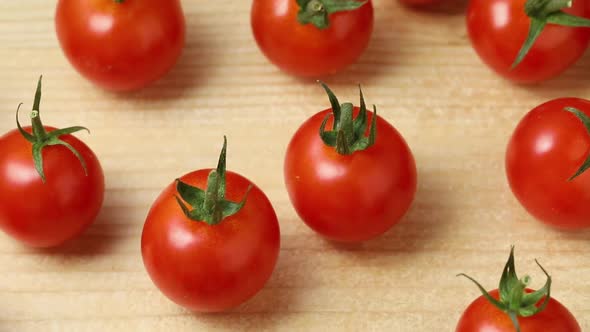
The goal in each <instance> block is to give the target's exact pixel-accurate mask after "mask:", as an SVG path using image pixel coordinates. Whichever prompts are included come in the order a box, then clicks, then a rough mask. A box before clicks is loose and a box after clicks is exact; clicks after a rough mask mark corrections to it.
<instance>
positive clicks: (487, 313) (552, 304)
mask: <svg viewBox="0 0 590 332" xmlns="http://www.w3.org/2000/svg"><path fill="white" fill-rule="evenodd" d="M527 291H528V292H529V293H530V292H531V290H530V289H528V290H527ZM490 295H492V297H493V298H495V299H498V298H499V292H498V290H497V289H496V290H493V291H491V292H490ZM543 300H544V299H543ZM543 300H541V301H543ZM518 322H519V324H520V331H521V332H538V331H551V332H581V331H582V329H581V328H580V325H579V324H578V322H577V321H576V318H575V317H574V316H573V315H572V313H571V312H569V310H567V308H566V307H564V306H563V305H562V304H561V303H559V302H558V301H557V300H555V299H553V298H551V299H549V303H548V304H547V307H546V308H545V310H543V311H541V312H540V313H538V314H536V315H534V316H532V317H518ZM455 331H456V332H475V331H481V332H483V331H494V332H514V331H516V329H515V328H514V324H513V323H512V321H511V320H510V317H509V316H508V315H507V314H506V313H505V312H503V311H501V310H500V309H498V308H496V307H495V306H494V305H493V304H491V303H490V302H489V301H488V300H487V299H486V298H485V297H483V296H480V297H478V298H477V299H476V300H475V301H473V302H472V303H471V304H470V305H469V307H467V309H466V310H465V312H464V313H463V315H462V316H461V318H460V320H459V324H458V325H457V329H456V330H455Z"/></svg>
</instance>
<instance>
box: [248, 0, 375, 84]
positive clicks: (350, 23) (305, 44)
mask: <svg viewBox="0 0 590 332" xmlns="http://www.w3.org/2000/svg"><path fill="white" fill-rule="evenodd" d="M298 2H302V1H301V0H299V1H295V0H254V1H253V3H252V11H251V25H252V31H253V33H254V37H255V39H256V42H257V43H258V46H259V47H260V49H261V50H262V52H263V53H264V55H265V56H266V57H267V58H268V59H269V60H270V61H271V62H272V63H274V64H275V65H276V66H278V67H279V68H280V69H282V70H284V71H285V72H288V73H290V74H293V75H297V76H306V77H322V76H326V75H330V74H334V73H336V72H339V71H341V70H343V69H344V68H345V67H347V66H349V65H350V64H352V63H354V62H355V61H356V60H357V59H358V58H359V57H360V56H361V54H362V53H363V51H364V50H365V49H366V48H367V45H368V44H369V40H370V37H371V33H372V31H373V4H372V2H371V0H369V1H368V2H367V3H365V4H364V5H361V6H360V7H359V8H357V9H354V10H346V11H339V12H335V13H333V14H330V15H328V16H327V22H326V23H325V24H326V27H325V28H321V29H320V28H318V27H317V26H315V25H313V24H312V23H309V24H302V23H300V22H299V21H298V12H299V11H300V6H299V5H298ZM303 2H306V3H307V5H306V7H310V8H311V7H312V5H313V4H314V3H315V4H316V5H318V8H323V9H324V10H325V8H327V7H326V6H328V4H327V3H328V2H327V1H324V0H321V1H320V0H311V1H303ZM332 2H333V1H332ZM342 2H348V3H353V4H356V5H357V6H358V5H359V3H360V1H342ZM324 3H326V4H324ZM319 25H320V26H322V25H321V23H320V24H319Z"/></svg>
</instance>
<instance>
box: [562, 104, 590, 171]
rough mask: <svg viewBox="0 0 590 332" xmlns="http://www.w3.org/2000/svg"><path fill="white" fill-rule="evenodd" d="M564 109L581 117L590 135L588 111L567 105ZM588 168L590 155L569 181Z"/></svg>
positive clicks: (589, 166)
mask: <svg viewBox="0 0 590 332" xmlns="http://www.w3.org/2000/svg"><path fill="white" fill-rule="evenodd" d="M564 110H566V111H568V112H570V113H572V114H573V115H575V116H576V117H577V118H578V119H580V121H582V124H584V127H586V131H588V135H590V117H588V116H587V115H586V113H584V112H582V111H580V110H578V109H576V108H573V107H566V108H565V109H564ZM588 168H590V155H589V156H588V157H587V158H586V160H585V161H584V163H583V164H582V166H580V168H579V169H578V171H577V172H576V174H574V175H572V176H571V177H570V178H569V179H568V181H572V180H573V179H575V178H577V177H578V176H580V175H582V173H584V172H585V171H586V170H587V169H588Z"/></svg>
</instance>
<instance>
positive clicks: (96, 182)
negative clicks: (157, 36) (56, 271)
mask: <svg viewBox="0 0 590 332" xmlns="http://www.w3.org/2000/svg"><path fill="white" fill-rule="evenodd" d="M39 89H40V87H39ZM37 110H38V108H37ZM37 119H38V116H37ZM38 124H39V125H40V126H41V127H43V126H42V125H41V122H40V120H39V122H38ZM43 128H44V130H45V131H46V134H47V135H48V136H51V134H52V132H55V131H56V129H55V128H53V127H48V126H45V127H43ZM23 129H24V131H25V132H27V133H28V134H31V133H32V132H33V130H32V128H31V127H25V128H23ZM55 138H56V139H57V138H58V139H60V140H61V141H62V142H65V143H66V144H69V145H70V146H71V147H72V148H73V149H74V150H75V151H77V152H78V153H79V155H80V159H81V160H83V162H84V164H85V167H86V171H85V169H84V166H83V164H82V162H81V160H80V159H78V157H77V156H76V155H75V154H74V153H73V152H72V151H71V150H70V149H68V147H66V146H65V145H63V144H61V145H47V146H45V147H43V148H42V150H41V154H42V161H43V165H42V168H43V171H44V177H45V182H44V181H43V179H42V177H41V175H40V173H39V172H38V171H37V168H36V164H35V161H34V159H33V144H32V143H31V142H30V141H28V140H27V139H26V138H25V137H24V136H23V135H22V134H21V133H20V132H19V130H16V129H15V130H12V131H10V132H8V133H6V134H5V135H4V136H2V137H0V228H1V229H2V230H3V231H4V232H6V233H7V234H9V235H10V236H12V237H14V238H15V239H17V240H19V241H21V242H23V243H25V244H27V245H30V246H34V247H53V246H57V245H60V244H62V243H64V242H65V241H67V240H70V239H72V238H74V237H76V236H77V235H79V234H80V233H81V232H82V231H84V230H85V229H86V228H87V227H88V226H89V225H90V224H92V222H93V221H94V220H95V218H96V216H97V215H98V213H99V211H100V208H101V206H102V202H103V196H104V176H103V171H102V168H101V166H100V163H99V161H98V159H97V158H96V156H95V154H94V153H93V152H92V150H91V149H90V148H89V147H88V146H87V145H86V144H84V143H83V142H82V141H80V140H79V139H77V138H76V137H74V136H72V135H69V134H67V135H59V136H58V137H55Z"/></svg>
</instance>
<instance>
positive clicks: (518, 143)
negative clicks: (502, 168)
mask: <svg viewBox="0 0 590 332" xmlns="http://www.w3.org/2000/svg"><path fill="white" fill-rule="evenodd" d="M566 107H573V108H576V109H578V110H580V111H581V112H584V113H585V114H587V115H590V101H587V100H583V99H577V98H561V99H555V100H551V101H549V102H547V103H544V104H542V105H540V106H538V107H536V108H535V109H533V110H532V111H530V112H529V113H528V114H527V115H526V116H525V117H524V118H523V119H522V120H521V121H520V123H519V124H518V126H517V127H516V129H515V130H514V133H513V134H512V138H511V139H510V142H509V143H508V149H507V152H506V174H507V176H508V182H509V183H510V188H511V189H512V192H513V193H514V195H516V198H517V199H518V200H519V201H520V203H521V204H522V205H523V206H524V207H525V209H526V210H527V211H528V212H529V213H531V214H532V215H533V216H534V217H536V218H537V219H539V220H540V221H542V222H544V223H547V224H549V225H552V226H557V227H561V228H569V229H579V228H585V227H590V172H584V173H583V174H581V175H580V176H578V177H576V178H575V179H573V180H571V181H568V179H570V177H572V176H573V175H574V174H575V173H576V170H578V169H579V168H580V167H581V166H582V165H583V164H584V163H585V162H584V161H585V160H586V159H587V158H588V156H589V154H590V136H589V134H588V132H587V130H586V128H585V126H584V124H583V123H582V122H581V121H580V119H578V118H576V116H574V115H573V114H572V113H570V112H567V111H566V110H565V108H566Z"/></svg>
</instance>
